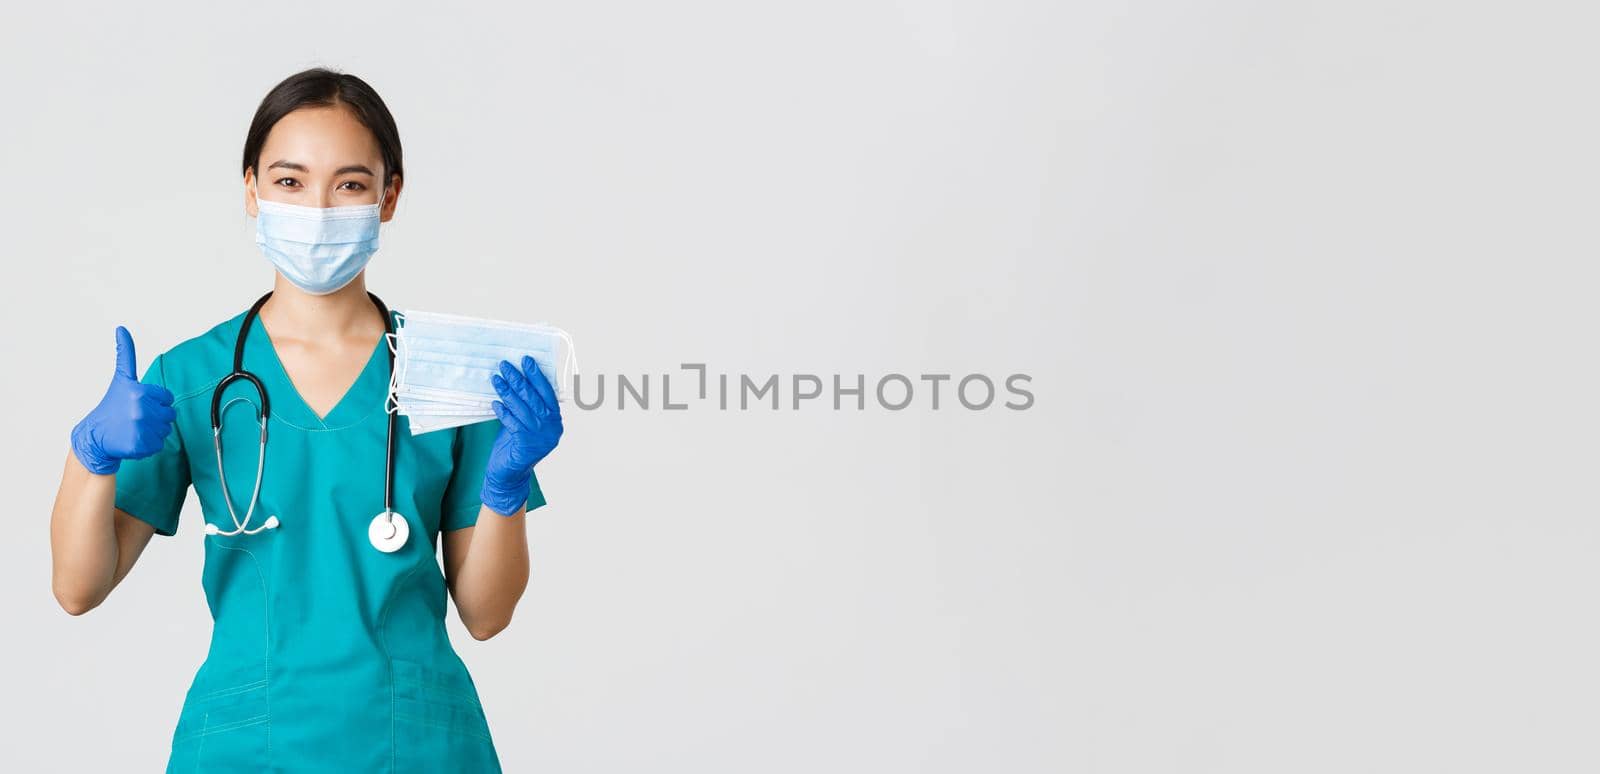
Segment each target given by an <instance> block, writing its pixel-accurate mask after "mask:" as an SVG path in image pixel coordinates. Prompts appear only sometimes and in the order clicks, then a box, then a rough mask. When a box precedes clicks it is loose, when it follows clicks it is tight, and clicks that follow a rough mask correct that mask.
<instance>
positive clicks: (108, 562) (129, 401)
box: [50, 326, 176, 615]
mask: <svg viewBox="0 0 1600 774" xmlns="http://www.w3.org/2000/svg"><path fill="white" fill-rule="evenodd" d="M137 368H138V367H137V365H136V359H135V356H134V349H133V337H132V336H131V335H129V333H128V330H127V329H126V328H123V327H121V326H118V327H117V368H116V371H115V372H114V373H113V375H112V378H111V386H110V387H108V388H106V394H105V397H103V398H101V399H100V403H99V404H98V405H96V406H95V408H94V410H93V411H91V412H89V415H88V416H86V417H84V418H83V420H82V421H80V422H79V423H78V424H77V425H76V426H74V427H73V428H72V453H71V454H68V455H67V462H66V468H65V469H64V470H63V471H62V472H61V487H60V488H59V489H58V490H57V491H56V502H55V506H54V507H53V508H52V509H51V512H50V559H51V584H50V585H51V588H52V590H53V591H54V592H55V596H56V601H57V602H59V603H60V604H61V607H62V608H63V609H65V610H66V611H67V612H68V613H70V614H72V615H82V614H83V613H86V612H88V611H89V610H92V609H94V608H95V606H97V605H99V604H100V603H101V602H103V601H105V598H106V596H107V595H108V594H110V593H111V590H112V589H113V588H115V587H116V585H117V584H118V583H119V582H121V581H122V579H123V578H124V577H125V576H127V574H128V571H129V570H131V569H132V568H133V563H134V562H135V561H137V560H138V558H139V554H140V553H141V552H142V551H144V547H145V545H147V544H148V543H149V542H150V536H151V535H153V534H155V528H154V527H153V526H152V525H150V524H147V523H145V522H143V521H140V520H139V519H136V518H134V517H132V516H130V515H128V514H127V513H125V512H123V511H121V510H118V509H117V508H116V495H117V471H118V470H119V469H121V467H122V463H123V461H124V460H133V459H141V458H144V457H149V456H151V455H153V454H156V453H157V452H159V451H161V449H162V447H163V445H164V444H165V442H166V439H167V436H168V435H169V434H170V433H171V432H172V427H173V420H174V418H175V416H176V413H175V412H174V411H173V409H172V393H171V392H168V391H167V389H166V388H165V387H163V386H161V385H159V384H144V383H141V382H139V381H138V378H137V373H138V370H137Z"/></svg>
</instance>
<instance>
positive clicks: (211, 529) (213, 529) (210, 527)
mask: <svg viewBox="0 0 1600 774" xmlns="http://www.w3.org/2000/svg"><path fill="white" fill-rule="evenodd" d="M221 531H222V530H220V529H218V528H217V525H215V524H212V523H210V522H207V523H206V534H207V535H215V534H217V533H218V532H221Z"/></svg>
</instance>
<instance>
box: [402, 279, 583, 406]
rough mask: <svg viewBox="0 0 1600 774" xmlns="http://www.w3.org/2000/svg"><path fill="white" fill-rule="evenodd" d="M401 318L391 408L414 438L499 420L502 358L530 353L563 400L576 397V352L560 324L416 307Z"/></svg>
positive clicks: (517, 359)
mask: <svg viewBox="0 0 1600 774" xmlns="http://www.w3.org/2000/svg"><path fill="white" fill-rule="evenodd" d="M400 317H401V321H400V323H401V324H400V328H399V329H398V330H397V331H396V332H395V334H394V343H393V346H394V350H395V365H394V374H393V376H392V377H391V381H390V410H391V411H395V412H397V413H399V414H401V415H402V416H405V417H407V418H408V419H409V424H410V426H411V433H412V435H418V434H421V433H426V432H431V431H433V430H443V429H445V428H450V427H459V426H461V425H469V424H473V423H476V422H483V421H487V420H490V419H494V418H495V414H494V410H493V409H492V408H491V404H492V403H493V402H494V401H495V400H497V399H498V397H499V396H498V395H497V393H496V392H495V389H494V383H493V382H492V381H491V380H490V377H492V376H493V375H494V374H495V373H496V371H497V370H498V369H499V367H500V362H501V361H502V360H505V361H510V362H511V363H512V365H513V366H516V365H517V364H520V363H521V362H522V357H523V356H524V355H526V356H528V357H531V358H533V361H534V363H535V364H536V365H537V366H538V368H539V372H540V373H541V374H543V375H544V378H545V380H546V381H548V382H549V383H550V386H551V388H552V389H553V390H555V393H556V398H557V400H559V401H563V402H565V401H567V400H568V396H569V395H570V394H571V389H572V387H571V384H572V377H573V375H574V374H576V372H577V357H576V355H575V353H574V351H573V347H572V337H571V336H569V335H567V332H566V331H563V330H561V329H560V328H556V327H554V326H550V325H544V324H539V323H519V322H506V321H501V320H483V319H477V318H472V317H464V316H461V315H453V314H441V313H437V312H419V311H415V310H413V311H406V312H402V313H401V315H400Z"/></svg>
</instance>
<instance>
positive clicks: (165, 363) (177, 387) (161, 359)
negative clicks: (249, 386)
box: [150, 312, 245, 401]
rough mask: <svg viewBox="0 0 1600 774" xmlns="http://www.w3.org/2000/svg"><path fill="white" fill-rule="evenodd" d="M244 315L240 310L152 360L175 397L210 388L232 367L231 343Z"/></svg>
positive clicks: (235, 336)
mask: <svg viewBox="0 0 1600 774" xmlns="http://www.w3.org/2000/svg"><path fill="white" fill-rule="evenodd" d="M244 315H245V313H244V312H240V313H238V314H236V315H234V316H233V317H230V318H228V319H226V320H223V321H222V322H220V323H217V324H216V325H213V326H211V328H210V329H209V330H207V331H206V332H205V333H202V334H200V335H198V336H194V337H192V338H189V339H185V340H183V341H182V342H179V343H178V344H177V345H176V346H173V347H172V348H171V349H168V350H167V351H165V352H162V353H161V354H160V356H158V357H157V358H156V359H155V360H154V361H152V362H151V364H150V367H151V368H152V369H160V373H159V376H160V378H161V381H162V384H164V385H165V386H166V388H167V389H168V390H171V391H172V394H173V396H174V397H175V399H176V400H180V401H181V400H183V399H184V398H186V397H190V396H192V395H195V394H199V393H204V392H206V391H208V390H210V389H211V388H212V387H213V386H215V385H216V383H217V382H218V381H221V379H222V377H224V376H227V375H228V372H229V371H231V370H232V369H233V348H234V343H235V342H236V341H237V340H238V337H239V326H240V325H242V324H243V323H244Z"/></svg>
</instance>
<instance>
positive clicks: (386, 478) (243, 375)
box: [206, 291, 411, 554]
mask: <svg viewBox="0 0 1600 774" xmlns="http://www.w3.org/2000/svg"><path fill="white" fill-rule="evenodd" d="M271 297H272V292H271V291H268V292H267V294H266V295H264V296H262V297H261V298H259V299H256V302H255V304H254V305H252V306H251V307H250V311H249V312H246V313H245V316H244V324H243V325H241V326H240V327H239V338H238V340H237V341H235V342H234V345H233V373H230V374H228V375H227V376H224V377H223V378H222V381H220V382H217V386H216V387H215V388H213V389H212V390H211V446H212V448H213V449H215V450H216V452H217V478H218V479H220V480H221V482H222V500H223V502H225V503H227V505H228V516H229V518H231V519H233V529H231V530H227V531H224V530H223V529H222V528H220V527H218V526H217V525H215V524H212V523H210V522H207V523H206V534H207V535H213V536H216V537H233V536H235V535H255V534H257V533H260V532H264V531H266V530H269V529H277V527H278V517H277V516H268V517H267V520H266V521H264V522H262V523H261V526H258V527H254V528H251V527H250V518H251V516H252V515H253V514H254V513H255V510H256V502H257V498H258V496H259V495H260V494H261V468H262V464H263V463H264V462H265V461H266V459H267V417H268V416H269V414H270V411H271V410H270V407H269V404H268V401H267V388H266V387H265V386H263V385H262V384H261V380H260V379H259V378H257V377H256V375H255V374H253V373H250V372H249V371H246V370H245V369H244V340H245V338H246V337H247V336H249V334H250V323H251V322H252V321H254V320H255V318H256V314H257V313H258V312H260V311H261V306H262V304H265V303H266V302H267V299H269V298H271ZM367 297H368V298H371V299H372V303H373V304H374V305H375V306H377V307H378V311H379V312H380V313H381V314H382V315H383V327H384V332H385V333H384V335H385V336H386V337H393V336H394V320H393V319H392V318H391V317H390V316H389V307H387V306H384V303H383V301H382V300H380V299H379V298H378V297H377V296H375V295H373V294H372V293H371V292H368V293H367ZM389 370H390V371H393V370H394V350H393V349H390V350H389ZM240 380H243V381H247V382H249V383H250V384H251V385H253V386H254V387H255V389H256V395H257V396H259V397H260V398H261V405H260V406H258V407H257V408H256V423H257V424H259V425H260V426H261V440H260V442H259V444H258V447H257V450H256V483H255V486H254V487H252V488H251V490H250V507H249V508H247V509H245V512H244V519H243V520H241V519H240V518H239V514H238V511H236V510H235V509H234V507H233V496H232V495H231V494H229V492H228V476H227V474H226V473H224V472H223V469H222V415H223V414H224V413H226V412H227V410H228V406H231V405H233V404H234V402H235V401H244V402H245V403H250V399H249V398H246V397H244V396H239V397H236V398H234V399H233V400H230V401H228V402H227V403H226V404H224V403H222V393H223V391H224V390H226V389H227V387H228V385H230V384H232V383H234V382H236V381H240ZM395 416H396V415H395V414H393V413H390V414H389V426H388V429H387V430H386V435H385V436H384V443H385V446H386V448H385V450H384V460H383V512H382V513H379V514H378V515H377V516H374V517H373V518H372V523H371V524H369V525H368V526H367V539H368V540H370V541H371V542H372V547H373V548H376V549H378V550H379V551H382V552H384V553H386V554H387V553H392V552H394V551H397V550H399V549H400V547H401V546H403V545H405V544H406V538H408V537H410V535H411V526H410V525H409V524H408V523H406V517H404V516H402V515H400V514H399V513H396V512H395V510H394V508H393V503H392V501H391V499H390V498H391V495H392V493H393V491H394V423H395Z"/></svg>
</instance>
